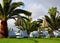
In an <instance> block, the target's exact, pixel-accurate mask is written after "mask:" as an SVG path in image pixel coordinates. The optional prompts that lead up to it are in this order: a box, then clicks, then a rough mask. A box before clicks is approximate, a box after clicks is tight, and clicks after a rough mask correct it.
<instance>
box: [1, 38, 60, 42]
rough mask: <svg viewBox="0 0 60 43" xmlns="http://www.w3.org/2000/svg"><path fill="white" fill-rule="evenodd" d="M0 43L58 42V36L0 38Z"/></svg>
mask: <svg viewBox="0 0 60 43" xmlns="http://www.w3.org/2000/svg"><path fill="white" fill-rule="evenodd" d="M0 43H60V38H21V39H17V38H2V39H0Z"/></svg>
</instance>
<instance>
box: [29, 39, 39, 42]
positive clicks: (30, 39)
mask: <svg viewBox="0 0 60 43" xmlns="http://www.w3.org/2000/svg"><path fill="white" fill-rule="evenodd" d="M29 40H32V41H34V43H38V41H37V40H35V39H29Z"/></svg>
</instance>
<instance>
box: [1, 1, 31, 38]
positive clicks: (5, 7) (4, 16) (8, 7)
mask: <svg viewBox="0 0 60 43" xmlns="http://www.w3.org/2000/svg"><path fill="white" fill-rule="evenodd" d="M11 2H12V0H2V4H0V20H1V25H2V28H0V38H1V37H5V38H6V37H8V27H7V20H8V19H9V18H13V19H14V17H13V16H14V15H17V14H20V13H23V14H25V15H28V16H30V15H31V13H30V12H28V11H25V10H22V9H16V8H17V7H19V6H22V5H24V3H23V2H14V3H11Z"/></svg>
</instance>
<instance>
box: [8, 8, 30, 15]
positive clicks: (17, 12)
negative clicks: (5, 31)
mask: <svg viewBox="0 0 60 43" xmlns="http://www.w3.org/2000/svg"><path fill="white" fill-rule="evenodd" d="M21 13H23V14H25V15H27V16H31V13H30V12H28V11H25V10H22V9H16V10H14V11H12V12H11V14H10V15H9V16H14V15H18V14H21Z"/></svg>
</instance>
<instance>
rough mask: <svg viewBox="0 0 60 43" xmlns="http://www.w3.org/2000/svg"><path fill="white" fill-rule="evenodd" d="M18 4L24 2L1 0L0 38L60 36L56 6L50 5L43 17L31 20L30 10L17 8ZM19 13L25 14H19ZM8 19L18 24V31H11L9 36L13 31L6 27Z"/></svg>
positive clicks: (59, 20) (59, 14)
mask: <svg viewBox="0 0 60 43" xmlns="http://www.w3.org/2000/svg"><path fill="white" fill-rule="evenodd" d="M20 6H24V3H23V2H13V3H12V0H2V4H0V20H1V23H0V38H21V37H22V36H23V37H22V38H24V37H26V38H30V37H31V38H32V39H30V41H31V40H33V38H38V40H41V39H39V38H60V29H59V28H60V12H59V11H58V10H57V7H51V8H50V9H49V10H48V15H45V16H44V18H43V19H40V18H39V19H37V20H35V21H33V20H32V17H31V15H32V12H30V11H27V10H23V9H17V7H20ZM21 14H22V15H25V16H21ZM9 19H14V20H15V23H14V24H15V26H18V27H17V28H18V31H17V32H16V33H13V34H15V35H13V34H12V33H11V34H12V35H11V36H9V32H13V29H12V31H10V30H9V28H8V24H7V20H9ZM12 36H13V37H12ZM16 36H17V37H16ZM4 40H5V39H4ZM9 40H10V39H9ZM16 40H17V39H16ZM22 40H23V39H22ZM26 40H27V39H26ZM33 41H36V40H33ZM33 41H32V42H33ZM35 43H37V41H36V42H35ZM42 43H43V42H42Z"/></svg>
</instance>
